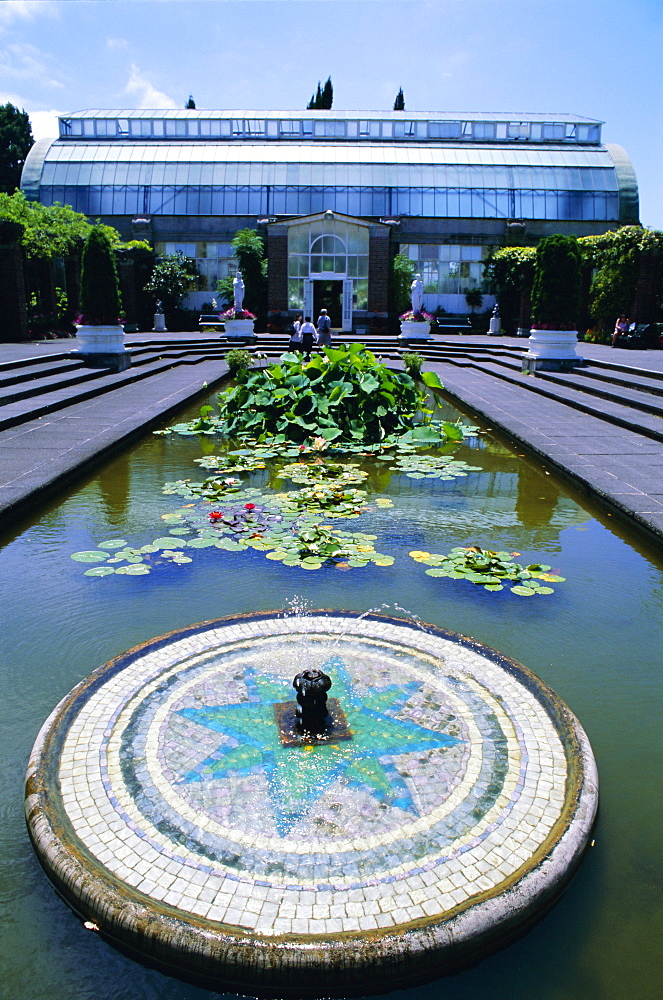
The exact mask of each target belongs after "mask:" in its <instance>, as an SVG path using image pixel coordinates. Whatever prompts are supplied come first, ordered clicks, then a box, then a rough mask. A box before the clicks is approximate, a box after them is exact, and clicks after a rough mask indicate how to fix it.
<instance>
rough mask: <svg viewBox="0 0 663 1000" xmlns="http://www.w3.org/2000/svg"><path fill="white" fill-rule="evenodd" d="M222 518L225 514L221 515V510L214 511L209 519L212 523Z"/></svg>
mask: <svg viewBox="0 0 663 1000" xmlns="http://www.w3.org/2000/svg"><path fill="white" fill-rule="evenodd" d="M222 517H223V514H222V513H221V511H220V510H213V511H211V512H210V516H209V519H210V521H218V520H220V519H221V518H222Z"/></svg>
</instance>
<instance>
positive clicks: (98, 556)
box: [70, 549, 110, 562]
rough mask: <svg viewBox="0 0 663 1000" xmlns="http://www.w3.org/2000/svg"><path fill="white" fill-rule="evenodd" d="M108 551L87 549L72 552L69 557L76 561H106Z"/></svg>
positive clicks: (108, 554)
mask: <svg viewBox="0 0 663 1000" xmlns="http://www.w3.org/2000/svg"><path fill="white" fill-rule="evenodd" d="M109 556H110V552H102V551H101V550H99V549H87V550H85V551H83V552H72V554H71V556H70V559H75V560H76V562H106V560H107V559H108V558H109Z"/></svg>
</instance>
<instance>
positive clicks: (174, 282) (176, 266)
mask: <svg viewBox="0 0 663 1000" xmlns="http://www.w3.org/2000/svg"><path fill="white" fill-rule="evenodd" d="M197 285H198V271H197V270H196V265H195V263H194V261H193V260H191V258H190V257H185V256H184V254H182V253H175V254H169V255H167V256H165V257H161V258H160V259H159V260H158V261H157V263H156V264H155V266H154V270H153V271H152V275H151V277H150V280H149V281H148V282H147V284H146V285H145V286H144V289H143V290H144V291H146V292H149V293H150V294H152V295H154V298H155V300H156V299H158V300H159V301H160V302H162V303H163V310H164V313H166V315H167V314H168V313H171V312H172V311H173V310H174V309H177V307H178V306H179V304H180V303H181V301H182V299H183V298H184V296H185V295H186V294H187V293H188V292H192V291H194V289H195V288H196V287H197Z"/></svg>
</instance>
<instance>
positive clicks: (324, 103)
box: [319, 76, 334, 109]
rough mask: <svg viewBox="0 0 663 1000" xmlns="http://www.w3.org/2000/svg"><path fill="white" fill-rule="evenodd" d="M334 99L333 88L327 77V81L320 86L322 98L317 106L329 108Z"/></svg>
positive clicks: (329, 78)
mask: <svg viewBox="0 0 663 1000" xmlns="http://www.w3.org/2000/svg"><path fill="white" fill-rule="evenodd" d="M333 101H334V88H333V87H332V82H331V77H330V76H329V77H327V82H326V84H325V85H324V87H323V88H322V100H321V102H320V104H319V107H321V108H326V109H329V108H331V106H332V103H333Z"/></svg>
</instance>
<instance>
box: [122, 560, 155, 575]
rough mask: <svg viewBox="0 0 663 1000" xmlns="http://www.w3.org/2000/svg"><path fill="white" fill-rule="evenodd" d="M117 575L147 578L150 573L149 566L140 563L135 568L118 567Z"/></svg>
mask: <svg viewBox="0 0 663 1000" xmlns="http://www.w3.org/2000/svg"><path fill="white" fill-rule="evenodd" d="M115 572H116V573H120V574H122V575H123V576H147V574H148V573H149V572H150V568H149V566H146V565H145V563H139V564H138V565H135V566H118V568H117V569H116V570H115Z"/></svg>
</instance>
